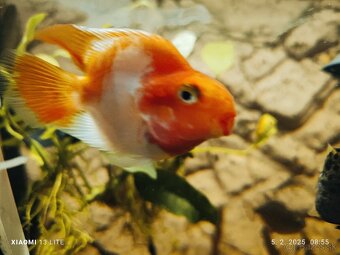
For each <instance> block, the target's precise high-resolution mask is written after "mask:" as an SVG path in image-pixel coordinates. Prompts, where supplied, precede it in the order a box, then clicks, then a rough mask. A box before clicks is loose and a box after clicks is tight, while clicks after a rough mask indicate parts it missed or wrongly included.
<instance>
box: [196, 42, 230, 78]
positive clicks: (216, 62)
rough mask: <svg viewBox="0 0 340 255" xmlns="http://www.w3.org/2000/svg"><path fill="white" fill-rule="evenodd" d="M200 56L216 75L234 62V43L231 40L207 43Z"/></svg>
mask: <svg viewBox="0 0 340 255" xmlns="http://www.w3.org/2000/svg"><path fill="white" fill-rule="evenodd" d="M201 57H202V59H203V61H204V62H205V63H206V64H207V65H208V67H209V68H210V69H211V70H212V71H213V72H214V73H215V74H216V75H220V74H221V73H222V72H223V71H225V70H227V69H229V68H230V67H231V66H232V65H233V63H234V45H233V43H232V42H231V41H222V42H211V43H207V44H206V45H204V46H203V49H202V51H201Z"/></svg>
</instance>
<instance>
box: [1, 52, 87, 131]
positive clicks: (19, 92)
mask: <svg viewBox="0 0 340 255" xmlns="http://www.w3.org/2000/svg"><path fill="white" fill-rule="evenodd" d="M6 59H7V60H6V61H5V62H6V63H5V67H7V71H8V72H10V73H11V77H10V78H11V81H10V84H9V86H7V89H6V91H5V92H4V98H5V103H7V104H8V105H10V106H11V107H13V108H14V110H15V111H16V112H17V114H19V115H20V117H22V118H23V120H24V121H26V122H28V124H30V125H32V126H37V125H39V124H54V125H57V126H60V127H67V126H68V125H70V124H71V123H72V119H73V118H74V116H76V115H77V113H79V112H80V111H81V110H82V109H81V108H82V107H81V100H80V95H81V90H82V87H83V84H84V83H85V82H86V81H85V80H86V78H85V77H80V76H77V75H75V74H72V73H69V72H66V71H64V70H62V69H60V68H59V67H57V66H54V65H52V64H50V63H48V62H46V61H44V60H42V59H40V58H38V57H36V56H34V55H30V54H23V55H19V56H15V55H14V54H11V55H10V56H9V57H7V58H6ZM0 91H1V85H0Z"/></svg>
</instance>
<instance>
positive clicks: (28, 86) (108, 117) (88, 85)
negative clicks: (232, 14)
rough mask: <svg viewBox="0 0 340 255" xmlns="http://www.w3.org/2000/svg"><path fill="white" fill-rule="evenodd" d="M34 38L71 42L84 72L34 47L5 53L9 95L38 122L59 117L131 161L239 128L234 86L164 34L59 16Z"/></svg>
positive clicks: (68, 129)
mask: <svg viewBox="0 0 340 255" xmlns="http://www.w3.org/2000/svg"><path fill="white" fill-rule="evenodd" d="M35 39H36V40H40V41H43V42H45V43H49V44H54V45H57V46H59V47H61V48H63V49H65V50H66V51H67V52H68V53H69V54H70V56H71V58H72V60H73V62H74V64H75V65H76V66H77V67H78V68H79V69H80V71H81V72H82V74H81V75H79V74H74V73H72V72H69V71H66V70H63V69H62V68H59V67H57V66H55V65H52V64H50V63H48V62H46V61H44V60H42V59H40V58H38V57H37V56H34V55H32V54H29V53H24V54H16V55H15V54H14V55H13V56H11V57H7V60H5V61H3V62H4V63H5V64H4V65H5V67H6V68H7V69H8V70H9V72H10V73H11V80H12V82H11V83H10V84H9V85H8V86H7V87H6V88H3V89H1V88H0V91H3V92H1V93H2V94H3V98H4V100H5V102H6V103H7V104H8V105H10V106H11V107H12V108H13V109H14V110H15V112H16V113H17V114H18V115H19V116H21V117H22V119H23V120H24V121H25V122H26V123H27V124H29V125H31V126H33V127H34V126H39V125H52V126H54V127H56V128H58V129H60V130H62V131H64V132H65V133H68V134H70V135H71V136H74V137H76V138H78V139H80V140H82V141H83V142H85V143H87V144H88V145H90V146H92V147H96V148H98V149H100V150H103V151H106V152H108V154H109V155H110V160H111V162H112V163H113V164H115V165H117V166H120V167H122V168H125V169H133V168H139V167H144V166H150V165H152V164H153V162H154V161H158V160H162V159H166V158H169V157H172V156H175V155H179V154H183V153H185V152H187V151H190V150H191V149H192V148H194V147H195V146H197V145H199V144H200V143H202V142H203V141H205V140H208V139H210V138H216V137H220V136H225V135H229V134H230V133H231V131H232V128H233V125H234V120H235V116H236V110H235V102H234V99H233V96H232V95H231V93H230V92H229V91H228V89H227V88H226V87H225V86H224V85H223V84H221V83H220V82H219V81H217V80H216V79H213V78H210V77H208V76H207V75H205V74H203V73H201V72H199V71H197V70H194V69H193V68H192V67H191V66H190V64H189V63H188V61H187V60H186V59H185V58H184V57H183V56H182V55H181V54H180V53H179V51H178V50H177V49H176V47H175V46H174V45H173V44H172V43H171V42H170V41H168V40H167V39H165V38H163V37H161V36H159V35H157V34H151V33H148V32H144V31H140V30H133V29H113V28H105V29H104V28H87V27H83V26H77V25H72V24H63V25H61V24H59V25H53V26H50V27H46V28H43V29H41V30H40V31H37V32H36V35H35Z"/></svg>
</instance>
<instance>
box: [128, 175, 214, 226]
mask: <svg viewBox="0 0 340 255" xmlns="http://www.w3.org/2000/svg"><path fill="white" fill-rule="evenodd" d="M157 172H158V173H157V175H158V177H157V179H151V178H150V177H148V176H147V175H145V174H142V173H136V174H134V177H135V183H136V186H137V189H138V191H139V193H140V195H141V196H142V197H143V198H144V199H145V200H147V201H150V202H152V203H154V204H156V205H159V206H161V207H163V208H165V209H167V210H168V211H170V212H172V213H174V214H177V215H183V216H185V217H186V218H187V219H188V220H189V221H191V222H198V221H200V220H207V221H210V222H212V223H214V224H217V222H218V213H217V209H216V208H215V207H214V206H213V205H212V204H211V203H210V202H209V200H208V199H207V198H206V196H204V195H203V194H202V193H201V192H199V191H198V190H196V189H195V188H194V187H193V186H191V185H190V184H189V183H188V182H187V181H186V180H185V179H184V178H182V177H180V176H178V175H177V174H175V173H172V172H169V171H164V170H160V171H157Z"/></svg>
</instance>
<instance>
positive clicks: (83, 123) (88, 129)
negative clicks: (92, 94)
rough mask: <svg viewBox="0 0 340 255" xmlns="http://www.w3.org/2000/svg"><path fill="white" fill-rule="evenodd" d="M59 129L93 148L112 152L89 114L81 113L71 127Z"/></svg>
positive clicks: (74, 119)
mask: <svg viewBox="0 0 340 255" xmlns="http://www.w3.org/2000/svg"><path fill="white" fill-rule="evenodd" d="M59 129H60V130H61V131H63V132H65V133H67V134H69V135H71V136H73V137H75V138H78V139H79V140H81V141H83V142H84V143H86V144H88V145H90V146H92V147H95V148H97V149H99V150H102V151H110V148H109V145H108V144H107V142H106V138H105V136H104V135H103V134H102V132H101V131H100V129H99V128H98V126H97V124H96V122H95V121H94V119H93V118H92V117H91V115H90V114H89V113H86V112H82V113H79V114H78V115H77V116H75V117H74V118H73V120H72V124H71V125H69V126H68V127H62V128H59Z"/></svg>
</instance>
